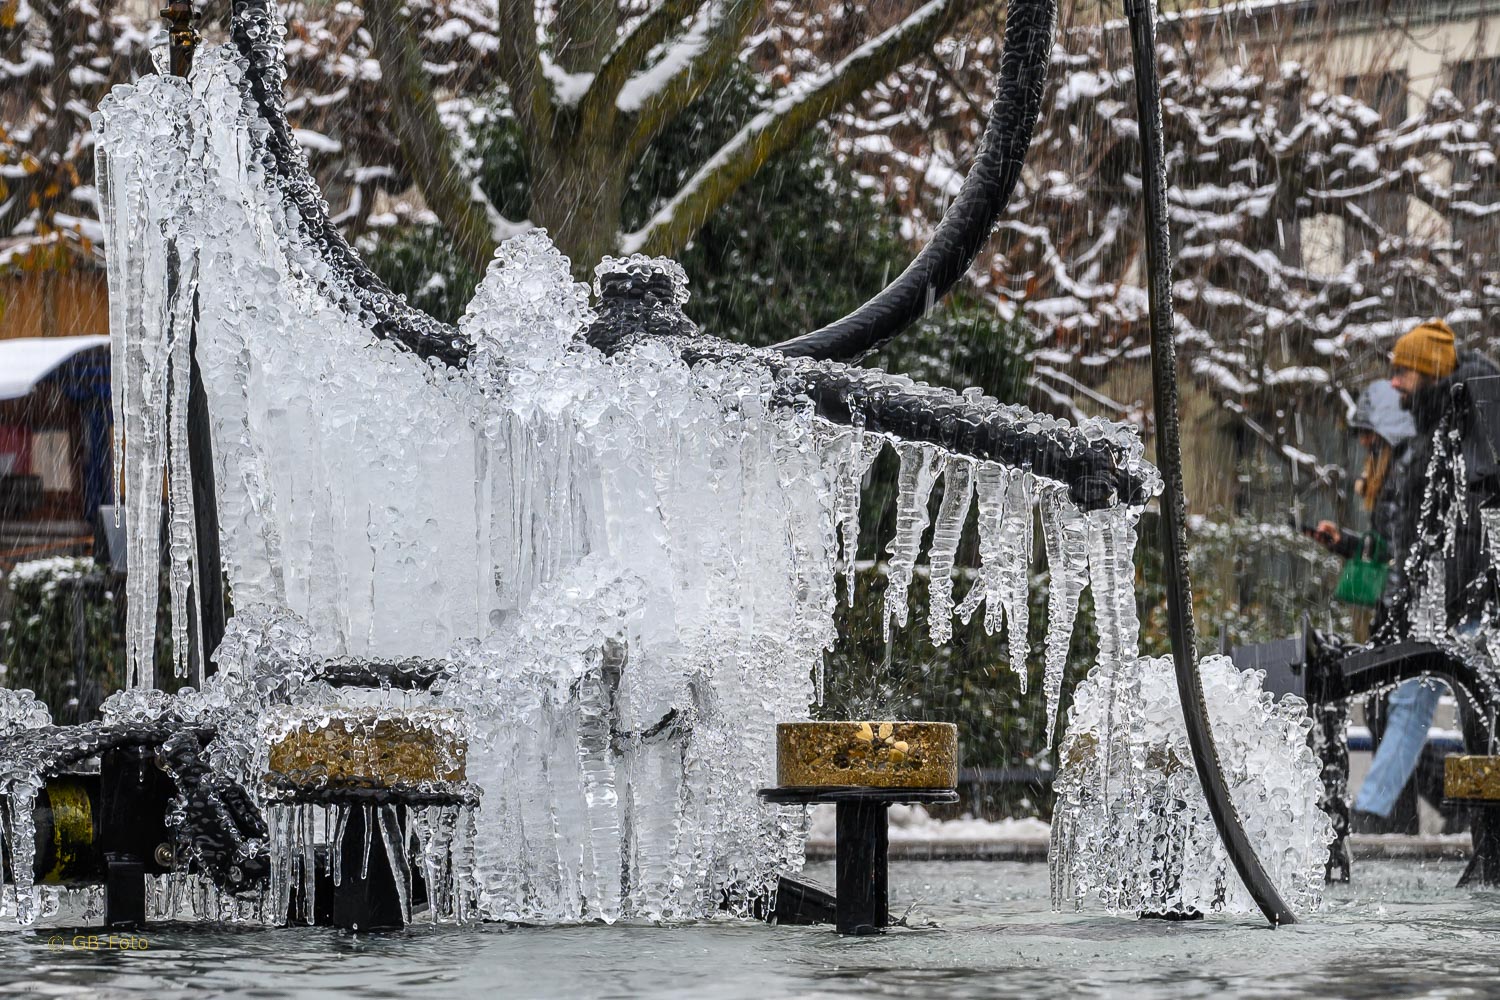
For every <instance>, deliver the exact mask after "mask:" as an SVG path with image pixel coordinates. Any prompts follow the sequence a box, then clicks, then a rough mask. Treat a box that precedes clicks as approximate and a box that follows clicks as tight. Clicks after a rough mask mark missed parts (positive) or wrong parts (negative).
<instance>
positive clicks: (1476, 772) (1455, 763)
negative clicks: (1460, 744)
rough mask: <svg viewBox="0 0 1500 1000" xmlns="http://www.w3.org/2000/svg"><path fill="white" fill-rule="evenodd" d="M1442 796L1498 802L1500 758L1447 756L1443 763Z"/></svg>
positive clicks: (1461, 755) (1499, 796) (1499, 799)
mask: <svg viewBox="0 0 1500 1000" xmlns="http://www.w3.org/2000/svg"><path fill="white" fill-rule="evenodd" d="M1443 794H1444V795H1446V796H1448V798H1450V799H1477V800H1479V801H1486V802H1500V757H1480V756H1467V755H1463V754H1449V755H1448V758H1447V759H1446V760H1445V761H1444V762H1443Z"/></svg>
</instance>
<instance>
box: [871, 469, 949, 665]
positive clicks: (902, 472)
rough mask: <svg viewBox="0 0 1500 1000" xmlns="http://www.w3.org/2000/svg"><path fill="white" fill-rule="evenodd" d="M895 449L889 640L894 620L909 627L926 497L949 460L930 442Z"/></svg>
mask: <svg viewBox="0 0 1500 1000" xmlns="http://www.w3.org/2000/svg"><path fill="white" fill-rule="evenodd" d="M896 452H897V454H899V455H900V456H901V467H900V469H899V470H898V471H897V474H896V489H897V493H896V535H895V537H894V538H892V539H891V545H890V549H889V551H890V554H891V558H890V563H889V566H888V569H887V573H888V577H887V579H886V585H885V613H884V614H883V615H882V616H881V621H882V623H883V624H882V631H883V633H884V635H885V641H886V643H887V644H889V643H890V641H891V622H892V621H894V622H895V623H896V624H897V625H898V626H900V627H902V628H905V627H906V619H907V615H908V613H909V611H910V609H909V608H908V607H907V599H906V594H907V590H908V589H909V588H910V587H911V577H912V573H913V571H914V570H915V568H916V564H917V555H918V554H919V553H920V551H921V547H922V535H923V534H924V533H925V532H926V531H927V523H928V514H927V501H928V498H929V497H931V496H932V485H933V483H934V482H936V481H937V476H938V473H940V472H942V471H943V464H944V462H945V461H946V458H945V455H944V453H942V452H940V451H938V450H937V449H936V448H934V447H933V446H932V445H929V444H923V445H914V444H900V445H897V447H896Z"/></svg>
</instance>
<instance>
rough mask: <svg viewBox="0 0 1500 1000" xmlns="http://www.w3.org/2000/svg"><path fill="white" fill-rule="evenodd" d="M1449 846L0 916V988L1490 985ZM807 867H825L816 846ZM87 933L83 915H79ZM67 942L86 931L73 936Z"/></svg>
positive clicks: (874, 990) (1178, 989) (583, 993)
mask: <svg viewBox="0 0 1500 1000" xmlns="http://www.w3.org/2000/svg"><path fill="white" fill-rule="evenodd" d="M1461 870H1462V866H1461V865H1460V864H1459V863H1457V862H1453V861H1444V862H1427V863H1417V862H1365V863H1363V864H1361V865H1360V866H1359V868H1358V871H1357V872H1356V876H1355V877H1356V881H1355V883H1354V884H1353V885H1351V886H1341V887H1334V888H1333V889H1331V891H1330V893H1329V897H1328V901H1327V903H1326V904H1325V907H1324V910H1323V912H1321V913H1320V914H1317V915H1315V916H1314V917H1312V918H1311V919H1309V920H1308V921H1306V922H1305V923H1303V924H1300V925H1298V926H1295V927H1287V928H1282V929H1280V930H1276V931H1272V930H1269V929H1267V928H1266V927H1265V926H1264V925H1263V924H1261V923H1260V922H1259V921H1258V920H1256V919H1251V918H1229V917H1216V918H1213V919H1210V920H1206V921H1201V922H1196V923H1186V924H1163V923H1157V922H1154V921H1146V922H1141V921H1135V920H1127V919H1121V918H1114V917H1108V916H1105V915H1102V914H1098V913H1081V914H1077V913H1067V914H1055V913H1052V912H1051V911H1050V909H1049V907H1048V903H1047V869H1046V866H1045V865H1040V864H1021V863H1009V862H971V863H951V862H948V863H945V862H897V863H894V864H893V866H892V872H891V875H892V900H893V912H895V913H901V912H902V911H903V910H904V909H905V907H906V905H907V904H910V903H912V902H913V901H915V902H916V906H915V907H914V908H913V909H912V910H911V911H910V914H909V916H908V920H909V922H910V923H911V924H912V926H911V927H910V928H898V929H895V930H893V931H892V932H891V933H890V934H888V935H886V936H885V937H883V938H879V939H869V938H863V939H840V938H839V937H838V936H837V935H835V934H834V933H833V932H832V931H831V930H828V929H827V928H821V927H813V928H809V927H768V926H765V925H762V924H740V923H730V922H725V923H718V924H708V925H696V926H690V927H638V926H633V927H618V926H617V927H571V928H551V929H539V928H526V929H514V928H502V927H498V926H486V927H478V928H469V929H463V930H455V929H446V928H437V929H434V928H420V927H419V928H417V929H414V930H412V931H409V932H407V933H404V934H387V935H366V936H362V937H346V936H344V935H341V934H339V933H336V932H332V931H326V930H316V929H306V928H298V929H289V930H275V931H266V930H254V931H251V930H231V929H216V928H206V927H201V926H190V925H183V924H178V925H175V926H170V927H152V928H149V929H147V930H146V931H145V932H144V933H143V934H141V935H139V936H140V937H142V938H144V944H145V950H135V951H121V950H103V949H101V950H88V949H87V948H86V947H75V946H73V945H72V944H71V941H72V935H73V933H75V932H74V931H63V932H62V933H61V934H59V932H58V931H57V930H55V929H47V930H39V931H31V932H17V933H3V934H0V993H4V994H5V995H36V996H55V997H62V996H88V997H91V998H92V997H100V998H113V997H150V998H152V1000H172V998H177V997H197V996H205V995H207V996H225V997H244V998H251V997H256V998H260V997H280V996H292V997H320V996H333V995H358V996H360V997H365V998H386V997H389V998H402V1000H406V998H416V997H444V998H447V997H454V996H470V995H472V996H485V997H505V998H513V997H548V998H550V997H557V998H568V1000H574V998H581V997H636V996H657V997H684V998H686V997H692V998H701V997H844V996H860V997H903V998H910V1000H919V998H920V1000H925V998H928V997H1012V996H1014V997H1026V998H1028V1000H1035V998H1037V997H1045V996H1048V995H1058V996H1068V997H1075V996H1084V997H1114V996H1129V997H1158V996H1160V997H1168V996H1170V997H1200V996H1202V997H1209V996H1212V997H1279V996H1288V997H1291V996H1318V997H1465V996H1480V997H1486V996H1493V995H1495V993H1496V991H1497V990H1500V946H1497V944H1496V942H1497V940H1500V892H1495V891H1478V890H1467V889H1455V888H1454V884H1455V883H1456V882H1457V880H1458V876H1459V873H1460V871H1461ZM810 873H811V874H813V875H814V876H815V877H821V878H823V879H824V880H825V881H826V880H829V878H830V876H831V871H830V870H829V867H828V866H826V865H815V866H813V867H812V868H811V870H810ZM85 933H87V932H85ZM85 943H86V942H85Z"/></svg>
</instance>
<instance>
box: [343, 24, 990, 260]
mask: <svg viewBox="0 0 1500 1000" xmlns="http://www.w3.org/2000/svg"><path fill="white" fill-rule="evenodd" d="M994 5H995V4H994V0H926V2H923V3H920V4H918V3H916V2H906V3H902V4H898V5H877V6H895V7H897V8H898V13H896V14H895V15H894V16H892V15H890V14H889V13H887V14H886V17H887V18H889V20H890V23H889V24H888V25H887V26H886V27H884V28H883V30H879V31H877V32H875V33H874V34H873V36H872V37H867V38H863V39H860V41H861V42H862V44H858V45H856V46H853V47H850V48H849V49H848V51H846V52H844V53H842V54H841V55H840V56H839V57H838V58H836V59H834V60H833V61H832V62H831V63H830V64H826V65H820V66H819V67H818V68H816V69H813V70H810V71H808V72H806V73H803V74H800V75H798V76H797V77H796V78H794V79H777V78H775V77H772V78H771V79H769V80H768V83H770V84H771V85H772V87H773V88H774V89H773V93H772V97H771V99H770V101H769V102H768V104H767V105H766V106H765V107H764V108H763V109H762V110H761V111H760V113H759V114H756V115H755V116H754V117H753V118H752V119H751V120H750V121H749V122H748V123H747V124H746V125H745V126H744V127H743V128H742V129H740V131H739V132H738V133H737V134H736V135H734V136H733V137H732V138H731V139H730V140H729V141H728V142H726V143H725V144H724V145H723V146H722V148H720V149H719V150H717V151H716V152H715V153H713V155H711V156H709V157H708V158H707V159H706V160H705V161H704V162H703V163H702V165H701V167H700V168H699V169H698V171H697V172H696V173H695V174H694V175H693V176H692V177H691V178H690V179H689V180H688V181H687V182H686V183H685V184H684V185H683V186H682V188H681V190H679V191H678V192H676V193H675V194H674V195H672V196H671V197H669V198H666V199H665V200H664V201H663V202H662V203H661V204H660V205H658V206H657V207H656V210H655V211H654V212H653V213H652V214H651V216H650V218H649V219H648V220H647V221H646V222H645V224H644V225H643V226H641V228H639V229H638V230H636V231H635V232H622V215H621V203H622V200H623V198H624V194H625V187H626V183H627V181H628V179H629V177H630V173H631V170H632V168H633V166H634V164H635V163H636V161H637V160H638V159H639V157H640V156H641V154H642V153H643V152H644V151H645V150H646V148H647V146H648V145H649V144H650V143H651V142H652V141H653V140H654V139H656V138H658V137H659V136H660V135H661V134H662V132H663V130H664V129H666V128H667V127H668V126H669V125H671V124H672V123H673V122H674V121H676V120H677V119H678V118H679V117H680V116H681V115H682V114H683V112H684V110H685V109H687V108H688V106H689V105H691V104H692V103H693V102H694V101H695V100H697V99H698V98H699V97H702V96H703V95H705V94H707V93H709V92H710V91H711V90H712V88H713V87H714V85H715V84H716V83H717V82H718V81H719V80H721V79H722V78H723V77H724V76H725V74H726V73H728V72H729V71H730V69H731V68H732V67H733V66H734V64H735V63H736V62H737V61H739V60H741V59H742V57H743V54H744V52H745V50H746V48H747V47H753V46H752V45H751V42H752V41H753V39H752V31H753V29H755V28H756V26H757V25H758V24H763V23H764V20H765V18H766V16H767V10H766V7H767V5H766V3H765V0H657V2H655V3H653V4H651V5H650V6H644V7H643V5H641V4H639V3H629V2H625V3H620V2H616V0H555V2H553V3H544V4H541V5H540V6H538V5H537V4H535V3H534V2H533V0H499V3H498V7H497V9H496V11H495V18H494V23H493V24H476V23H474V22H473V20H472V18H471V14H472V12H471V11H468V10H467V8H466V9H465V13H464V15H463V16H464V17H466V18H470V20H468V21H465V22H464V23H462V24H461V25H460V24H458V22H455V21H454V20H453V18H452V17H451V16H450V15H451V14H452V13H453V11H454V9H455V8H457V7H458V6H459V5H458V4H457V3H456V2H455V3H446V2H443V0H429V2H428V3H426V4H420V3H412V2H408V3H406V4H405V6H404V8H403V5H402V3H401V2H400V0H364V7H363V9H364V25H365V27H366V29H367V30H368V32H369V35H370V38H371V40H372V48H373V51H374V54H375V56H376V57H377V58H378V60H379V62H380V67H381V71H382V80H383V81H384V86H385V88H386V93H387V97H388V101H387V105H388V108H389V116H390V120H391V123H392V124H393V126H394V129H395V133H396V136H397V139H398V142H399V144H400V148H401V152H402V157H403V161H404V163H405V165H406V168H407V171H408V172H409V174H410V176H411V178H412V179H413V181H414V182H415V183H416V184H417V186H418V187H419V188H420V190H421V193H422V196H423V200H424V201H425V202H426V203H427V205H428V206H429V207H430V208H431V209H432V211H433V212H434V213H435V214H436V216H437V217H438V219H439V220H440V221H441V223H442V224H443V226H444V227H445V228H446V230H447V231H448V233H449V234H450V235H451V237H452V239H453V241H454V244H455V246H457V247H458V249H459V250H460V252H462V254H463V255H464V256H465V258H466V259H467V260H468V261H469V262H470V263H471V264H472V265H474V266H476V267H482V266H483V265H484V264H485V263H486V262H487V261H488V259H489V257H490V253H491V250H492V248H493V246H494V244H495V242H496V240H498V239H500V238H503V237H504V236H506V235H508V234H510V233H511V232H513V231H515V230H516V229H517V228H519V227H520V226H521V225H523V223H521V222H520V221H518V220H506V219H504V218H502V217H501V216H500V213H499V212H497V211H496V210H495V209H494V207H493V206H492V205H490V204H489V202H488V201H487V200H486V199H485V197H484V195H483V193H482V192H481V191H480V190H479V187H478V185H477V184H476V183H475V182H474V178H473V175H472V172H471V170H470V169H469V165H468V164H466V163H465V162H464V157H463V155H462V154H461V153H460V152H457V151H456V150H455V148H454V136H453V135H452V134H451V130H450V129H449V128H448V127H446V123H445V121H444V119H443V116H442V114H441V108H440V101H439V94H440V93H441V91H442V89H443V87H442V83H441V81H440V80H436V79H434V77H433V74H432V72H431V70H430V69H429V67H430V66H431V65H433V64H434V60H433V59H432V58H430V55H429V53H428V52H427V48H428V47H429V46H430V45H431V44H432V43H433V42H434V40H447V39H452V38H456V37H457V36H459V35H462V36H463V38H464V39H465V40H466V41H467V43H468V45H469V46H470V47H471V48H472V47H474V43H475V42H476V41H478V43H479V47H480V48H482V49H483V50H485V51H486V52H487V53H492V54H493V57H494V62H495V69H496V76H497V78H498V79H499V80H500V81H503V83H504V85H505V87H506V89H507V90H508V92H509V97H510V105H511V107H512V109H513V113H514V114H515V116H516V119H517V121H518V123H519V125H520V127H521V128H522V130H523V133H524V136H525V147H526V154H527V159H528V166H529V170H530V177H531V209H530V215H531V218H530V219H529V220H527V222H528V223H529V224H534V225H540V226H545V227H546V228H547V229H548V230H549V232H550V233H551V234H552V237H553V239H554V240H556V241H557V243H558V245H559V246H561V247H562V248H563V249H564V251H566V252H567V253H568V254H569V256H571V257H572V258H573V260H574V261H575V262H576V263H577V265H578V266H579V268H580V270H587V269H589V268H591V267H592V264H593V262H594V261H597V260H598V259H599V258H600V257H601V256H603V255H605V254H608V253H621V252H633V251H641V252H645V253H652V254H675V253H677V252H679V251H681V249H682V248H683V246H684V245H685V244H686V243H687V242H688V241H689V240H691V239H692V237H693V234H694V233H695V232H697V230H698V229H699V228H700V227H701V226H702V225H703V224H704V222H705V220H706V219H708V217H709V216H710V215H712V214H713V213H714V212H715V211H716V210H717V209H718V208H719V207H720V206H722V205H723V204H724V203H725V202H726V201H727V200H728V199H729V198H731V197H732V196H733V195H734V193H735V192H736V191H737V190H739V189H740V188H741V187H742V186H743V185H744V184H745V183H746V181H748V180H749V179H750V178H751V177H753V176H754V175H755V174H756V173H757V172H758V171H759V170H760V169H761V168H762V167H764V166H765V164H766V163H767V162H768V161H769V160H771V159H772V158H773V157H775V156H776V155H777V154H778V153H781V152H783V151H785V150H787V149H789V148H791V147H792V146H793V145H795V144H796V143H797V142H798V141H799V140H800V139H801V138H802V137H803V136H804V135H806V134H807V132H808V131H809V130H810V129H813V128H815V127H817V126H818V125H819V124H820V123H821V122H823V121H824V120H826V119H827V118H828V117H829V115H831V114H832V113H833V112H835V111H837V110H839V109H840V108H842V107H844V106H846V105H848V104H849V103H850V102H851V101H854V100H855V99H856V98H857V97H858V96H859V95H860V94H861V93H862V92H863V91H866V90H868V89H869V88H870V87H872V86H873V85H875V84H876V83H878V82H879V81H881V80H882V79H884V78H886V77H888V76H889V75H890V74H891V73H892V72H893V71H895V70H896V69H898V68H899V67H901V66H903V65H905V64H908V63H911V62H912V61H914V60H917V59H920V58H923V57H924V56H925V55H926V54H927V53H928V52H930V50H931V48H932V46H933V45H934V44H935V43H936V42H937V41H938V40H940V39H941V38H943V37H944V36H945V35H947V34H948V33H950V32H951V31H952V30H953V29H954V27H955V26H956V25H957V24H958V23H959V22H960V21H961V20H962V19H963V18H964V17H966V16H968V15H969V14H971V13H973V12H974V11H976V10H979V9H980V8H984V7H993V6H994ZM538 13H540V14H541V15H542V19H541V20H540V21H539V20H538V16H537V15H538ZM772 13H775V11H774V9H773V11H772ZM476 36H477V37H476Z"/></svg>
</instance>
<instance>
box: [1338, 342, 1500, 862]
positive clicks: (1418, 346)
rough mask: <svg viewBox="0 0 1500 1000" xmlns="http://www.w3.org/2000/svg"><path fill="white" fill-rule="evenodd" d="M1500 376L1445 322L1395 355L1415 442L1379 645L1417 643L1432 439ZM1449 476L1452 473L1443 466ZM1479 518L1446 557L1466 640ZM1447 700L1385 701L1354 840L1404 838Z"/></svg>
mask: <svg viewBox="0 0 1500 1000" xmlns="http://www.w3.org/2000/svg"><path fill="white" fill-rule="evenodd" d="M1497 374H1500V369H1497V368H1496V367H1495V366H1494V364H1492V363H1491V362H1490V361H1489V359H1487V358H1485V357H1484V356H1483V355H1480V354H1478V353H1477V352H1464V353H1463V354H1462V355H1460V353H1459V351H1458V348H1457V345H1456V344H1455V343H1454V337H1453V329H1452V327H1450V326H1449V325H1448V324H1447V323H1445V322H1443V321H1442V320H1440V319H1431V320H1428V321H1427V322H1425V323H1422V324H1420V325H1418V326H1417V327H1416V328H1415V329H1413V330H1411V331H1409V332H1408V333H1406V334H1405V335H1404V336H1402V337H1401V338H1400V339H1399V340H1397V341H1396V344H1395V346H1394V347H1393V348H1392V349H1391V385H1393V386H1394V387H1395V388H1396V391H1397V392H1398V393H1400V394H1401V406H1402V408H1403V409H1405V410H1408V411H1410V413H1411V415H1412V421H1413V423H1414V424H1415V426H1416V435H1415V436H1414V437H1413V438H1412V440H1411V443H1410V444H1409V445H1408V447H1407V448H1406V449H1405V451H1404V452H1403V453H1402V454H1401V455H1400V457H1399V458H1397V459H1396V461H1395V462H1394V463H1393V464H1392V466H1391V468H1390V471H1389V473H1388V476H1389V478H1390V486H1389V487H1388V488H1391V489H1393V490H1395V491H1397V506H1398V508H1399V513H1398V514H1397V515H1395V516H1394V517H1393V518H1392V522H1393V528H1392V531H1391V538H1390V539H1389V541H1390V546H1391V560H1390V563H1389V566H1390V574H1389V578H1388V579H1387V582H1386V587H1385V596H1384V597H1383V598H1382V601H1381V605H1380V607H1379V608H1378V610H1377V613H1376V622H1375V632H1376V637H1377V638H1376V641H1377V643H1387V642H1396V641H1399V640H1401V639H1403V638H1408V637H1410V632H1411V608H1412V605H1413V603H1414V602H1415V601H1416V599H1417V595H1416V594H1414V593H1412V592H1411V588H1410V587H1408V585H1407V581H1406V580H1405V579H1404V572H1403V571H1404V567H1405V563H1406V557H1407V554H1408V553H1410V552H1411V550H1412V548H1413V547H1414V546H1416V545H1417V544H1418V533H1419V519H1420V512H1421V509H1422V498H1423V497H1424V496H1425V495H1426V493H1427V487H1428V483H1427V476H1428V470H1429V468H1431V466H1432V461H1431V459H1432V454H1433V435H1434V432H1435V431H1437V429H1438V427H1439V425H1440V424H1441V422H1442V419H1443V415H1444V413H1445V412H1446V411H1447V409H1448V407H1449V405H1450V402H1451V400H1452V396H1453V393H1452V390H1453V386H1454V385H1455V384H1456V383H1458V382H1465V381H1468V380H1469V379H1471V378H1480V377H1484V376H1488V375H1497ZM1442 472H1443V474H1447V470H1446V469H1444V470H1442ZM1470 502H1472V501H1470ZM1479 520H1480V518H1479V515H1478V511H1477V509H1476V510H1471V511H1470V512H1469V516H1468V518H1466V519H1465V520H1464V521H1463V522H1462V527H1461V530H1460V534H1461V537H1460V538H1459V539H1458V541H1457V544H1456V545H1455V546H1454V549H1453V551H1452V552H1450V553H1449V554H1447V555H1445V556H1444V557H1443V568H1442V574H1443V578H1444V579H1443V588H1444V590H1443V596H1444V598H1445V600H1446V603H1447V606H1446V608H1445V609H1444V610H1445V613H1446V622H1445V624H1446V626H1447V628H1448V630H1449V632H1450V633H1453V632H1457V633H1466V632H1469V631H1471V630H1472V629H1473V628H1474V627H1475V625H1474V612H1473V611H1472V610H1471V609H1470V608H1469V607H1468V605H1467V604H1466V603H1465V602H1466V599H1467V598H1466V592H1467V591H1468V589H1469V585H1470V584H1471V583H1472V582H1474V581H1475V580H1477V579H1479V578H1480V577H1482V576H1483V575H1484V574H1485V572H1486V570H1487V568H1488V564H1487V561H1486V557H1485V555H1484V553H1485V546H1484V542H1483V539H1482V538H1481V537H1480V535H1479ZM1469 522H1472V524H1470V523H1469ZM1441 694H1442V688H1441V687H1440V686H1439V684H1438V683H1437V682H1436V681H1432V680H1429V679H1417V680H1409V681H1406V682H1405V683H1403V684H1400V685H1398V686H1397V687H1396V689H1395V690H1394V691H1392V692H1391V693H1390V695H1389V696H1388V699H1387V705H1386V709H1385V712H1384V715H1385V718H1384V725H1383V726H1382V727H1380V728H1381V729H1382V730H1383V733H1382V735H1381V738H1380V743H1379V746H1378V747H1377V748H1376V751H1375V758H1374V760H1372V761H1371V762H1370V770H1369V773H1368V774H1366V776H1365V779H1364V781H1363V782H1362V783H1361V785H1360V788H1359V791H1358V793H1357V794H1356V795H1355V798H1354V803H1353V806H1354V808H1353V811H1352V814H1351V817H1350V820H1351V824H1352V828H1353V830H1354V831H1355V832H1356V833H1389V832H1399V831H1394V830H1393V829H1392V827H1391V826H1390V825H1389V824H1390V821H1391V819H1392V813H1393V811H1394V810H1395V807H1396V802H1397V799H1398V798H1399V797H1400V796H1401V792H1402V790H1403V788H1405V786H1406V783H1407V781H1408V780H1409V779H1410V778H1411V776H1412V774H1413V772H1414V771H1416V769H1417V765H1418V764H1419V763H1420V762H1421V759H1422V756H1423V753H1424V751H1425V750H1426V748H1427V732H1428V727H1430V726H1431V725H1432V717H1433V713H1434V711H1435V710H1436V709H1437V703H1438V698H1439V697H1440V695H1441ZM1372 728H1373V727H1372ZM1423 795H1424V796H1427V797H1430V798H1432V799H1433V805H1435V806H1439V807H1441V801H1442V789H1441V786H1440V785H1439V786H1438V787H1436V788H1435V789H1424V790H1423ZM1412 832H1414V831H1412Z"/></svg>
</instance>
